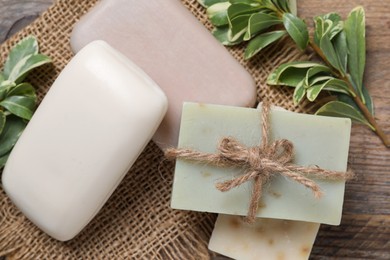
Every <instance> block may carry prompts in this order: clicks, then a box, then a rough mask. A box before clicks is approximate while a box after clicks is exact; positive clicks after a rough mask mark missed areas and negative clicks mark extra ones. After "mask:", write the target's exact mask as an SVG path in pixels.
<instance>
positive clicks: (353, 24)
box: [344, 6, 366, 102]
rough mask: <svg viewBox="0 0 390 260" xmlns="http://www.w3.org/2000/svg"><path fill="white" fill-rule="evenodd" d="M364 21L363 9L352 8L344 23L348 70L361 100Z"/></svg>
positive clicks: (364, 50) (363, 63)
mask: <svg viewBox="0 0 390 260" xmlns="http://www.w3.org/2000/svg"><path fill="white" fill-rule="evenodd" d="M365 26H366V23H365V14H364V9H363V7H361V6H358V7H356V8H354V9H353V10H352V11H351V13H350V14H349V15H348V18H347V20H346V21H345V23H344V30H345V34H346V38H347V46H348V70H349V73H350V75H351V78H352V81H353V82H354V83H355V85H356V87H357V91H358V93H359V94H360V97H361V98H362V100H363V102H365V98H364V96H363V91H362V87H363V74H364V67H365V64H366V28H365Z"/></svg>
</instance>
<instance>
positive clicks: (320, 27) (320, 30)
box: [314, 16, 324, 46]
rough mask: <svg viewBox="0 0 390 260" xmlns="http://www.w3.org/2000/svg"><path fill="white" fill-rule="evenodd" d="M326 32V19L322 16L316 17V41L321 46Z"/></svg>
mask: <svg viewBox="0 0 390 260" xmlns="http://www.w3.org/2000/svg"><path fill="white" fill-rule="evenodd" d="M323 34H324V19H323V18H322V17H320V16H317V17H315V18H314V42H315V44H317V45H318V46H320V41H321V38H322V35H323Z"/></svg>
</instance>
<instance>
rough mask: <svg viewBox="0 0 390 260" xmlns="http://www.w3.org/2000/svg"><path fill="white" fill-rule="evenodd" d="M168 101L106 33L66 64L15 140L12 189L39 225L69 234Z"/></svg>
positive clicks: (137, 149) (140, 145)
mask: <svg viewBox="0 0 390 260" xmlns="http://www.w3.org/2000/svg"><path fill="white" fill-rule="evenodd" d="M166 109H167V99H166V97H165V95H164V93H163V92H162V91H161V90H160V88H159V87H158V86H157V85H156V84H155V83H154V82H153V81H152V80H151V79H150V78H149V77H148V76H147V75H146V74H145V73H144V72H143V71H142V70H141V69H140V68H138V67H137V66H136V65H134V64H133V63H132V62H131V61H130V60H128V59H127V58H126V57H125V56H123V55H122V54H120V53H119V52H118V51H116V50H115V49H113V48H112V47H110V46H109V45H108V44H106V43H105V42H102V41H96V42H93V43H91V44H89V45H88V46H86V47H85V48H84V49H83V50H81V51H80V52H79V53H78V54H77V55H76V56H75V57H74V58H73V59H72V60H71V62H70V63H69V64H68V65H67V66H66V67H65V69H64V70H63V71H62V72H61V74H60V75H59V77H58V78H57V80H56V81H55V82H54V84H53V86H52V87H51V88H50V90H49V92H48V93H47V95H46V97H45V98H44V99H43V101H42V103H41V104H40V106H39V107H38V109H37V111H36V112H35V114H34V116H33V118H32V119H31V121H30V123H29V124H28V125H27V128H26V129H25V131H24V132H23V134H22V135H21V137H20V139H19V141H18V142H17V144H16V145H15V147H14V149H13V151H12V153H11V155H10V157H9V159H8V162H7V164H6V166H5V169H4V172H3V177H2V178H3V179H2V181H3V185H4V189H5V191H6V193H7V194H8V195H9V197H10V198H11V200H12V201H13V202H14V203H15V204H16V206H17V207H18V208H19V209H20V210H21V211H22V212H23V213H24V214H25V215H26V216H27V217H28V218H29V219H30V220H31V221H32V222H33V223H35V224H36V225H37V226H38V227H39V228H41V229H42V230H43V231H45V232H46V233H47V234H49V235H50V236H52V237H54V238H56V239H58V240H63V241H65V240H69V239H71V238H73V237H74V236H75V235H77V233H79V232H80V231H81V230H82V228H83V227H85V226H86V225H87V224H88V222H89V221H90V220H91V219H92V218H93V217H94V216H95V215H96V214H97V212H98V211H99V210H100V208H101V207H102V206H103V204H104V203H105V202H106V200H107V199H108V198H109V197H110V195H111V193H112V192H113V191H114V190H115V188H116V187H117V185H118V184H119V182H120V181H121V179H122V178H123V177H124V175H125V174H126V173H127V171H128V170H129V169H130V167H131V166H132V164H133V163H134V161H135V160H136V158H137V157H138V155H139V154H140V153H141V151H142V150H143V149H144V147H145V146H146V144H147V143H148V142H149V141H150V139H151V137H152V136H153V134H154V132H155V130H156V129H157V127H158V125H159V123H160V122H161V120H162V118H163V116H164V114H165V112H166Z"/></svg>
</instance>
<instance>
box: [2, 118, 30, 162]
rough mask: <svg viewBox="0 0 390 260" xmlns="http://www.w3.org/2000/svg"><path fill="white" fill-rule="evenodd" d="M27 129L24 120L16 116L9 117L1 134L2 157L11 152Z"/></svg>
mask: <svg viewBox="0 0 390 260" xmlns="http://www.w3.org/2000/svg"><path fill="white" fill-rule="evenodd" d="M25 127H26V123H25V122H24V121H23V119H21V118H17V117H15V116H8V117H7V123H6V124H5V126H4V128H3V132H2V133H1V134H0V144H1V145H0V156H4V155H6V154H7V153H8V152H10V151H11V149H12V147H14V145H15V143H16V141H17V140H18V139H19V136H20V135H21V134H22V132H23V130H24V128H25Z"/></svg>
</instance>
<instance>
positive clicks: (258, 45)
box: [244, 31, 286, 59]
mask: <svg viewBox="0 0 390 260" xmlns="http://www.w3.org/2000/svg"><path fill="white" fill-rule="evenodd" d="M284 35H286V31H273V32H268V33H264V34H260V35H258V36H256V37H255V38H253V39H252V40H251V41H250V42H249V44H248V46H247V48H246V49H245V56H244V57H245V59H250V58H252V57H253V56H254V55H256V54H257V53H258V52H259V51H261V50H262V49H264V48H265V47H267V46H268V45H270V44H272V43H273V42H275V41H277V40H279V39H280V38H282V37H283V36H284Z"/></svg>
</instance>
